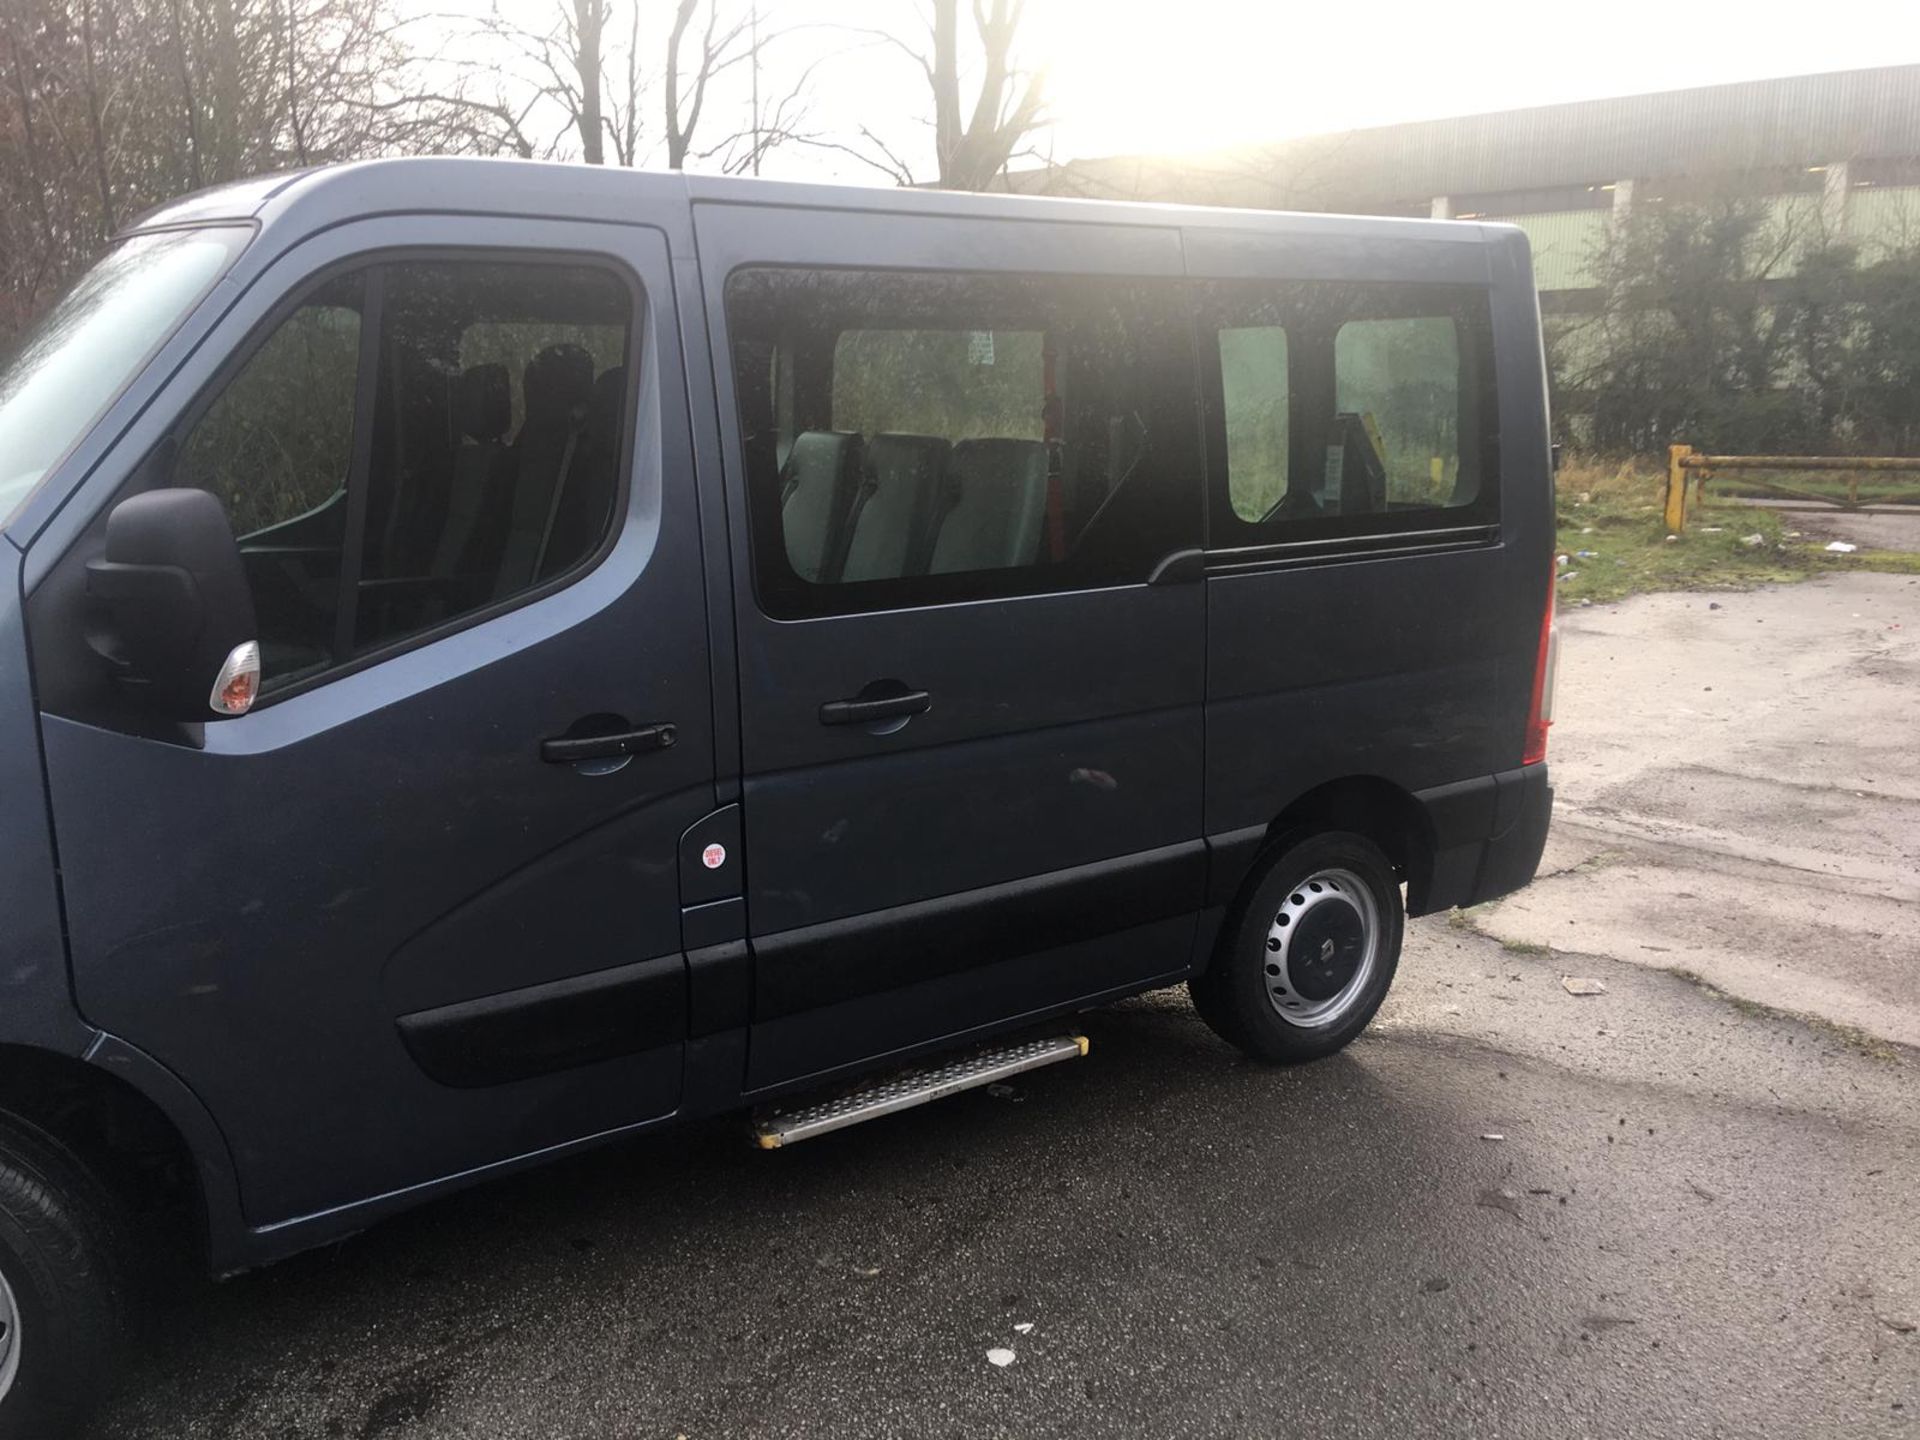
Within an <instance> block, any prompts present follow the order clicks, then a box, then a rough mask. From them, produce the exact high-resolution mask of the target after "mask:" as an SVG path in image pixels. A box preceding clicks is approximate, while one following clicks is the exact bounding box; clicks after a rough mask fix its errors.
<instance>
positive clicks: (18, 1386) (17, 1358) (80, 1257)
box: [0, 1118, 124, 1440]
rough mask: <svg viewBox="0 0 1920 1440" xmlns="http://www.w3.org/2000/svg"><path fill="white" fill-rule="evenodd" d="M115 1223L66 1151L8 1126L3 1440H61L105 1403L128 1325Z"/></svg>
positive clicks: (2, 1213)
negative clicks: (103, 1392) (102, 1395)
mask: <svg viewBox="0 0 1920 1440" xmlns="http://www.w3.org/2000/svg"><path fill="white" fill-rule="evenodd" d="M116 1217H117V1212H116V1211H115V1208H114V1205H113V1202H112V1200H111V1198H110V1197H109V1196H108V1195H107V1194H106V1192H105V1191H104V1190H103V1189H102V1188H101V1187H100V1186H99V1185H98V1184H97V1183H96V1182H95V1180H94V1178H93V1176H92V1175H91V1174H90V1173H89V1172H88V1171H87V1169H86V1168H85V1167H84V1166H83V1165H82V1164H81V1163H80V1162H79V1160H77V1159H76V1158H75V1157H74V1156H73V1154H72V1153H71V1152H69V1151H68V1150H67V1149H66V1148H65V1147H64V1146H62V1145H61V1144H60V1143H59V1142H57V1141H55V1140H54V1139H52V1138H51V1137H50V1136H47V1135H45V1134H43V1133H42V1132H41V1131H39V1130H37V1129H34V1128H33V1127H30V1126H27V1125H24V1124H21V1123H20V1122H17V1121H13V1120H10V1119H5V1118H0V1440H54V1437H56V1436H60V1435H63V1434H65V1433H67V1427H68V1426H70V1425H71V1424H72V1423H73V1421H74V1420H75V1419H76V1418H77V1417H78V1415H79V1414H80V1412H81V1411H82V1410H83V1409H84V1408H85V1405H86V1402H87V1401H88V1400H89V1399H90V1398H92V1397H93V1396H95V1395H97V1394H98V1393H99V1391H100V1389H101V1387H102V1382H103V1380H104V1378H105V1374H106V1371H107V1367H108V1365H109V1362H110V1360H111V1358H112V1353H113V1349H114V1344H115V1341H116V1340H117V1338H118V1335H119V1330H120V1324H121V1315H122V1303H123V1297H122V1291H121V1286H120V1283H119V1279H118V1262H119V1261H120V1259H121V1257H122V1254H123V1247H124V1242H123V1241H122V1240H121V1238H120V1234H119V1228H118V1225H117V1218H116Z"/></svg>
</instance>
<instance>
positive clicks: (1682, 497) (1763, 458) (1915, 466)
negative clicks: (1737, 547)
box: [1666, 445, 1920, 535]
mask: <svg viewBox="0 0 1920 1440" xmlns="http://www.w3.org/2000/svg"><path fill="white" fill-rule="evenodd" d="M1725 470H1733V471H1739V470H1815V471H1827V472H1836V471H1837V472H1839V473H1841V474H1844V475H1846V476H1847V498H1846V499H1845V500H1841V499H1839V498H1837V497H1836V496H1832V495H1812V494H1809V493H1808V492H1806V491H1804V490H1795V489H1794V488H1793V487H1792V486H1790V485H1781V484H1778V483H1776V482H1774V481H1771V480H1749V481H1748V482H1747V483H1749V484H1751V485H1757V486H1759V487H1760V488H1761V489H1762V490H1771V491H1773V492H1774V493H1775V494H1778V495H1784V496H1786V497H1787V498H1788V499H1790V500H1804V501H1807V502H1808V503H1809V504H1814V505H1832V506H1834V507H1835V508H1837V509H1840V510H1855V509H1858V508H1859V506H1860V477H1861V476H1862V475H1871V474H1884V473H1889V472H1892V473H1903V472H1904V473H1910V474H1920V455H1696V454H1695V453H1694V449H1693V447H1692V446H1691V445H1669V446H1668V447H1667V516H1666V518H1667V532H1668V533H1669V534H1671V535H1678V534H1679V533H1680V532H1681V530H1682V529H1684V528H1685V526H1686V523H1687V476H1688V474H1689V473H1691V474H1692V475H1693V476H1694V478H1695V490H1694V503H1695V504H1696V505H1697V504H1699V502H1700V499H1701V497H1702V496H1704V495H1705V494H1706V490H1707V481H1708V479H1709V478H1711V477H1712V476H1714V475H1716V474H1718V473H1720V472H1721V471H1725Z"/></svg>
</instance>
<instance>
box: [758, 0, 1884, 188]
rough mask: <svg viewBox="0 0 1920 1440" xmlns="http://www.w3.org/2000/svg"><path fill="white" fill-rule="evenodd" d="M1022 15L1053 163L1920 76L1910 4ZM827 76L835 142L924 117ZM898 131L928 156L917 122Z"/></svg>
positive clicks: (847, 71)
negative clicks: (1705, 93) (1672, 92)
mask: <svg viewBox="0 0 1920 1440" xmlns="http://www.w3.org/2000/svg"><path fill="white" fill-rule="evenodd" d="M761 3H762V6H763V10H762V14H763V16H773V15H792V16H795V17H801V16H804V17H805V18H807V19H813V20H819V21H828V20H838V21H841V22H843V23H847V24H852V25H869V26H875V27H879V28H888V29H892V30H894V31H896V32H897V33H902V34H905V35H908V36H911V37H912V38H913V39H914V40H915V41H916V43H917V42H918V41H919V40H920V38H921V36H920V34H919V28H920V22H919V21H918V19H917V18H916V12H917V11H918V10H919V8H920V7H919V6H918V5H917V4H916V3H914V0H761ZM1028 10H1029V17H1030V18H1029V22H1028V23H1029V26H1030V30H1031V36H1030V44H1029V47H1028V48H1029V53H1030V55H1032V56H1035V57H1037V56H1039V55H1042V54H1044V55H1045V56H1047V57H1048V58H1049V59H1050V60H1051V65H1052V72H1051V86H1050V91H1051V94H1052V97H1053V99H1052V106H1051V110H1052V114H1053V117H1054V122H1055V123H1054V130H1053V136H1052V144H1053V152H1052V153H1053V155H1054V157H1055V158H1056V159H1062V160H1064V159H1071V158H1081V157H1087V156H1094V155H1110V154H1117V153H1132V152H1141V151H1160V152H1165V151H1183V150H1196V149H1205V148H1209V147H1213V146H1222V145H1234V144H1241V143H1248V142H1252V141H1258V140H1271V139H1282V138H1286V137H1289V136H1296V135H1305V134H1314V133H1320V132H1324V131H1329V130H1342V129H1348V128H1352V127H1356V126H1366V125H1381V124H1391V123H1395V122H1399V121H1405V120H1419V119H1431V118H1437V117H1441V116H1449V115H1465V114H1474V113H1478V112H1481V111H1487V110H1504V109H1513V108H1517V107H1523V106H1529V105H1542V104H1551V103H1554V102H1556V101H1565V100H1581V99H1591V98H1595V97H1600V96H1608V95H1629V94H1638V93H1642V92H1646V91H1653V90H1669V89H1679V88H1684V87H1687V86H1693V85H1707V84H1714V83H1717V82H1721V81H1731V80H1747V79H1755V78H1760V77H1765V76H1777V75H1794V74H1806V73H1812V72H1817V71H1822V70H1845V69H1854V68H1858V67H1863V66H1872V65H1890V64H1900V63H1906V62H1920V0H1822V3H1820V4H1818V5H1812V4H1807V3H1805V0H1801V3H1797V4H1793V5H1786V4H1777V3H1772V0H1747V3H1739V0H1717V3H1715V0H1604V3H1572V4H1568V3H1558V4H1556V3H1554V0H1524V3H1523V0H1478V3H1474V0H1457V3H1452V4H1447V3H1441V0H1296V3H1287V0H1266V3H1261V0H1028ZM822 43H824V42H822ZM820 78H822V79H823V80H824V81H825V83H824V84H823V85H822V87H821V93H820V95H819V97H818V98H817V99H816V101H815V106H814V115H815V119H816V121H817V122H818V121H824V122H826V123H827V125H828V128H832V129H839V128H841V127H842V126H844V127H846V128H847V129H855V128H856V126H855V124H854V123H853V122H854V121H855V120H856V119H857V118H865V119H867V120H869V121H871V120H872V118H873V117H874V116H876V115H882V116H896V117H897V116H905V115H916V116H917V115H920V114H923V113H924V112H925V110H926V105H925V102H924V100H922V99H921V96H922V94H923V93H924V89H925V81H924V79H922V78H921V77H920V76H919V75H918V74H917V73H916V72H914V71H913V69H912V66H911V62H910V61H908V60H907V59H906V58H905V57H904V56H901V55H900V54H899V52H898V51H896V50H892V49H890V48H889V47H886V46H876V47H872V48H870V49H867V50H863V51H860V52H859V53H857V54H856V55H855V56H853V57H850V59H848V60H846V61H841V62H836V63H835V64H833V65H830V66H826V67H823V70H822V72H821V76H820ZM894 125H895V127H897V133H898V132H904V135H905V139H904V140H903V141H902V144H903V145H904V146H913V145H915V144H916V142H917V144H918V145H919V147H920V148H921V149H922V150H924V148H925V146H926V143H927V142H926V137H925V134H924V129H925V127H924V126H923V125H919V124H917V123H914V122H902V121H900V120H897V119H896V120H895V121H894ZM876 128H877V127H876ZM890 143H891V142H890ZM859 169H860V167H858V166H857V165H853V166H849V165H848V164H847V163H846V162H844V161H841V160H837V159H834V158H832V157H830V156H819V155H817V156H813V157H802V156H789V157H783V158H782V160H781V162H780V164H779V165H778V166H770V167H769V171H770V173H793V172H795V171H805V172H813V173H819V172H820V171H829V172H832V173H834V174H836V175H842V176H843V177H844V178H847V179H859V178H863V177H862V176H861V175H860V174H859V173H858V171H859ZM865 178H881V177H876V176H873V175H868V176H866V177H865Z"/></svg>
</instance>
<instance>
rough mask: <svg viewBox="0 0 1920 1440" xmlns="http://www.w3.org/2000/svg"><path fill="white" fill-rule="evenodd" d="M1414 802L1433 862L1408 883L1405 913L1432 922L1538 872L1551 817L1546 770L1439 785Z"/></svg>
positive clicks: (1525, 769) (1516, 885)
mask: <svg viewBox="0 0 1920 1440" xmlns="http://www.w3.org/2000/svg"><path fill="white" fill-rule="evenodd" d="M1414 798H1415V799H1417V800H1418V801H1419V802H1420V803H1421V805H1422V806H1424V807H1425V809H1426V812H1427V820H1428V822H1429V824H1431V826H1432V827H1433V863H1432V864H1431V866H1429V867H1428V869H1427V873H1426V874H1425V875H1415V876H1413V877H1411V883H1410V884H1409V886H1408V894H1407V910H1408V913H1410V914H1413V915H1427V914H1431V913H1432V912H1433V911H1436V910H1447V909H1451V908H1452V907H1454V906H1456V905H1459V906H1467V905H1478V904H1480V903H1481V902H1482V901H1485V900H1493V899H1496V898H1497V897H1499V896H1501V895H1507V894H1511V893H1512V892H1513V891H1515V890H1518V889H1519V888H1520V887H1521V886H1523V885H1525V884H1526V883H1527V882H1528V881H1529V880H1531V879H1533V876H1534V872H1535V871H1536V870H1538V869H1539V868H1540V854H1541V852H1542V851H1543V850H1545V849H1546V845H1547V825H1548V822H1549V821H1550V820H1551V819H1552V816H1553V786H1552V785H1551V784H1550V783H1549V782H1548V779H1547V767H1546V766H1545V765H1544V764H1541V765H1523V766H1521V767H1520V768H1519V769H1517V770H1503V771H1501V772H1500V773H1499V774H1497V775H1483V776H1481V777H1479V778H1478V779H1474V780H1463V781H1461V782H1460V783H1458V784H1456V785H1441V786H1438V787H1436V788H1435V789H1432V790H1422V791H1419V792H1417V794H1416V795H1415V797H1414Z"/></svg>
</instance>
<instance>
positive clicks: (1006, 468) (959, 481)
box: [927, 440, 1047, 575]
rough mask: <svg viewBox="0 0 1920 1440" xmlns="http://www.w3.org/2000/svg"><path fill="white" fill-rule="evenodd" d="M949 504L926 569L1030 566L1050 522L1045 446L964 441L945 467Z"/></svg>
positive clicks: (946, 570)
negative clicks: (1048, 518) (946, 468)
mask: <svg viewBox="0 0 1920 1440" xmlns="http://www.w3.org/2000/svg"><path fill="white" fill-rule="evenodd" d="M947 486H948V494H949V506H948V509H947V511H946V514H945V515H944V516H942V517H941V520H940V527H939V532H938V534H937V535H936V536H935V538H934V543H933V553H932V557H931V559H930V561H929V563H928V566H927V569H928V571H929V572H930V573H932V574H935V575H940V574H947V573H950V572H953V571H958V570H999V569H1004V568H1006V567H1007V566H1010V565H1031V564H1033V563H1034V562H1035V561H1036V560H1037V559H1038V558H1039V555H1040V540H1041V536H1042V534H1043V533H1044V531H1045V529H1046V520H1047V447H1046V446H1045V445H1044V444H1043V443H1042V442H1040V441H1038V440H962V441H961V442H960V443H959V444H958V445H955V446H954V447H953V457H952V460H951V461H950V462H949V465H948V471H947Z"/></svg>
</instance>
